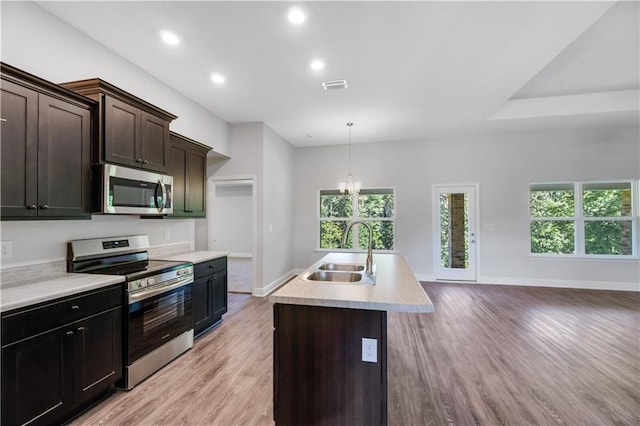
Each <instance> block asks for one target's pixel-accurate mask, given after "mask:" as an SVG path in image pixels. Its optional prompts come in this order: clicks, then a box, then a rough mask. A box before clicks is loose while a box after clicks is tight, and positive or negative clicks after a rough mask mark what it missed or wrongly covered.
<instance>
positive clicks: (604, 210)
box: [529, 182, 637, 256]
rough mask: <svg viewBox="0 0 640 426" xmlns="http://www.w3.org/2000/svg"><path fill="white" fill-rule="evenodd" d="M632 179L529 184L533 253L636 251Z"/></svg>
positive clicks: (614, 253)
mask: <svg viewBox="0 0 640 426" xmlns="http://www.w3.org/2000/svg"><path fill="white" fill-rule="evenodd" d="M633 198H634V197H633V185H632V183H631V182H586V183H553V184H531V185H530V186H529V214H530V236H531V253H539V254H566V255H576V256H633V255H636V254H637V251H636V249H635V242H634V229H635V226H637V225H636V216H637V213H636V212H634V207H633V206H634V205H635V204H634V200H633Z"/></svg>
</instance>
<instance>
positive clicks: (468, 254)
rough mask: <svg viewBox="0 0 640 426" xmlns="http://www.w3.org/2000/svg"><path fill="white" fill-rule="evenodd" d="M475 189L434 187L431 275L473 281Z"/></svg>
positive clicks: (441, 278) (474, 270) (471, 187)
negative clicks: (432, 268) (433, 242)
mask: <svg viewBox="0 0 640 426" xmlns="http://www.w3.org/2000/svg"><path fill="white" fill-rule="evenodd" d="M475 192H476V191H475V186H473V185H465V186H435V187H434V200H433V202H434V219H435V220H434V240H435V244H434V250H435V251H434V275H435V278H436V279H438V280H461V281H475V280H476V240H477V236H476V220H475V216H476V199H475Z"/></svg>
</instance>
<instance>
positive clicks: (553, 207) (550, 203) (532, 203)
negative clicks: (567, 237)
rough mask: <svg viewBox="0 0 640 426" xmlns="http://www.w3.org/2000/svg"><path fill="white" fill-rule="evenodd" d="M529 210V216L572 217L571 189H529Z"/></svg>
mask: <svg viewBox="0 0 640 426" xmlns="http://www.w3.org/2000/svg"><path fill="white" fill-rule="evenodd" d="M529 212H530V214H531V217H573V216H574V197H573V191H571V190H564V191H563V190H556V191H530V192H529Z"/></svg>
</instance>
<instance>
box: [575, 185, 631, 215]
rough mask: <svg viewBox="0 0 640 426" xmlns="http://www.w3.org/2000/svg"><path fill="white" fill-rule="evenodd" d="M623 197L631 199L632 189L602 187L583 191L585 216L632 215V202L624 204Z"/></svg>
mask: <svg viewBox="0 0 640 426" xmlns="http://www.w3.org/2000/svg"><path fill="white" fill-rule="evenodd" d="M623 197H628V199H629V200H630V199H631V189H600V190H594V189H589V190H584V191H583V192H582V208H583V210H584V215H585V216H590V217H616V216H631V203H630V202H629V203H628V205H626V206H625V205H624V203H623Z"/></svg>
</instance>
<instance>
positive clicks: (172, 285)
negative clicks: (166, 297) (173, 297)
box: [129, 275, 193, 305]
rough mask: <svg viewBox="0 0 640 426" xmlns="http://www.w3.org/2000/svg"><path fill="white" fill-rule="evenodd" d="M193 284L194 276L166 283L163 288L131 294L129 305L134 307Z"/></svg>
mask: <svg viewBox="0 0 640 426" xmlns="http://www.w3.org/2000/svg"><path fill="white" fill-rule="evenodd" d="M192 283H193V275H191V276H190V277H189V278H186V279H185V278H184V277H181V278H176V279H174V280H171V281H169V282H167V283H166V285H163V286H161V287H153V288H150V289H149V290H144V291H140V292H137V293H133V294H131V293H130V294H129V305H132V304H134V303H136V302H140V301H141V300H145V299H149V298H151V297H153V296H157V295H158V294H162V293H166V292H168V291H171V290H175V289H176V288H180V287H184V286H186V285H189V284H192Z"/></svg>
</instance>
